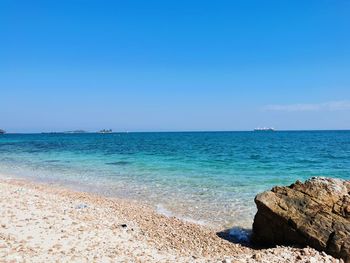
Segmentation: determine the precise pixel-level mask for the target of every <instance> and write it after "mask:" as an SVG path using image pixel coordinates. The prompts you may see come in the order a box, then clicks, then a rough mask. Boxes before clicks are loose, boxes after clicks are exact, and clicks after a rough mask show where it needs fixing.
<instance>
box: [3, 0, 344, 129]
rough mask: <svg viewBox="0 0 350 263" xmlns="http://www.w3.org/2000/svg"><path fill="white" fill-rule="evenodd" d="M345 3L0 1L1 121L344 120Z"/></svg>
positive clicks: (37, 124)
mask: <svg viewBox="0 0 350 263" xmlns="http://www.w3.org/2000/svg"><path fill="white" fill-rule="evenodd" d="M349 14H350V2H349V1H345V0H343V1H342V0H339V1H331V0H315V1H312V0H309V1H297V0H296V1H258V0H256V1H253V0H244V1H243V0H242V1H203V0H202V1H179V0H178V1H152V0H150V1H97V0H96V1H88V0H80V1H78V0H70V1H64V0H61V1H16V0H12V1H11V0H3V1H1V2H0V126H1V127H0V128H4V129H6V130H8V131H12V132H39V131H57V130H73V129H86V130H98V129H100V128H113V129H114V130H116V131H125V130H129V131H178V130H251V129H253V128H254V127H257V126H273V127H275V128H277V129H350V15H349Z"/></svg>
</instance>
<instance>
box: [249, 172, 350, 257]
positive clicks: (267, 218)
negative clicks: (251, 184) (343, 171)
mask: <svg viewBox="0 0 350 263" xmlns="http://www.w3.org/2000/svg"><path fill="white" fill-rule="evenodd" d="M255 203H256V205H257V208H258V212H257V214H256V215H255V218H254V224H253V242H256V243H259V244H263V245H291V244H293V245H301V246H310V247H313V248H315V249H317V250H320V251H325V252H327V253H329V254H331V255H333V256H335V257H338V258H342V259H344V260H345V262H350V181H345V180H341V179H331V178H322V177H313V178H311V179H309V180H307V181H305V183H301V182H300V181H297V182H296V183H294V184H292V185H290V186H289V187H274V188H272V190H271V191H266V192H263V193H261V194H258V195H257V196H256V198H255Z"/></svg>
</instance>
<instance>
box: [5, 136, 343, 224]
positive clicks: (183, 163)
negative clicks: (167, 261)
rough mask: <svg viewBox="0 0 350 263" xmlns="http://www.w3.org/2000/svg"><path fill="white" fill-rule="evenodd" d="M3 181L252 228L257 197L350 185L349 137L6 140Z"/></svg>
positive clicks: (134, 137) (106, 137)
mask: <svg viewBox="0 0 350 263" xmlns="http://www.w3.org/2000/svg"><path fill="white" fill-rule="evenodd" d="M0 173H2V174H7V175H15V176H20V177H26V178H30V179H34V180H39V181H45V182H55V183H59V184H64V185H67V186H69V187H72V188H75V189H79V190H87V191H93V192H97V193H101V194H104V195H108V196H118V197H125V198H131V199H136V200H142V201H143V202H146V203H149V204H151V205H153V206H155V207H156V208H157V209H158V210H159V211H160V212H165V213H168V214H174V215H177V216H180V217H182V218H187V219H194V220H200V221H203V222H205V223H208V224H214V225H219V226H221V227H231V226H236V225H239V226H249V225H250V224H251V222H252V219H253V216H254V213H255V205H254V196H255V195H256V194H257V193H258V192H261V191H263V190H266V189H269V188H271V187H272V186H274V185H286V184H290V183H292V182H294V181H295V180H297V179H299V180H304V179H307V178H309V177H312V176H330V177H338V178H343V179H350V131H305V132H304V131H300V132H188V133H114V134H5V135H0Z"/></svg>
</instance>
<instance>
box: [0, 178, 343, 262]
mask: <svg viewBox="0 0 350 263" xmlns="http://www.w3.org/2000/svg"><path fill="white" fill-rule="evenodd" d="M0 200H1V205H0V214H1V217H0V262H340V261H338V260H336V259H334V258H332V257H331V256H329V255H326V254H325V253H323V252H322V253H321V252H318V251H316V250H314V249H311V248H291V247H276V248H270V249H252V248H248V247H245V246H243V245H240V244H234V243H232V242H229V241H227V240H225V239H223V238H220V237H218V235H217V231H216V230H215V229H211V228H209V227H206V226H201V225H196V224H194V223H190V222H184V221H182V220H179V219H177V218H175V217H166V216H164V215H160V214H157V213H156V212H155V211H154V210H153V209H152V208H150V207H148V206H146V205H143V204H140V203H139V202H134V201H130V200H123V199H117V198H106V197H103V196H98V195H94V194H90V193H84V192H76V191H72V190H68V189H65V188H63V187H60V186H57V185H49V184H40V183H34V182H30V181H27V180H20V179H14V178H7V177H5V176H0Z"/></svg>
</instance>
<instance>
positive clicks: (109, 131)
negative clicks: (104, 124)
mask: <svg viewBox="0 0 350 263" xmlns="http://www.w3.org/2000/svg"><path fill="white" fill-rule="evenodd" d="M112 132H113V131H112V129H108V130H106V129H103V130H100V131H99V132H98V133H112Z"/></svg>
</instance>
